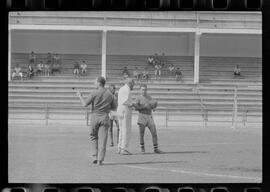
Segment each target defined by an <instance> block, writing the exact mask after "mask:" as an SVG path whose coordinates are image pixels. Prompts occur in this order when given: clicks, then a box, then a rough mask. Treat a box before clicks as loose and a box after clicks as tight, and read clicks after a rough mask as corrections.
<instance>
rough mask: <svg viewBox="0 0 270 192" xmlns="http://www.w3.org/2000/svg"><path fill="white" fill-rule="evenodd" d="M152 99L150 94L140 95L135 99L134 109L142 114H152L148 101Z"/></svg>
mask: <svg viewBox="0 0 270 192" xmlns="http://www.w3.org/2000/svg"><path fill="white" fill-rule="evenodd" d="M152 101H154V100H153V99H152V97H151V96H150V95H146V96H143V95H140V96H138V97H137V98H136V99H135V109H136V110H138V111H139V113H143V114H148V115H151V114H152V110H153V109H154V108H153V107H151V105H150V103H151V102H152Z"/></svg>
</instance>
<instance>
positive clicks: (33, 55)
mask: <svg viewBox="0 0 270 192" xmlns="http://www.w3.org/2000/svg"><path fill="white" fill-rule="evenodd" d="M35 62H36V55H35V53H34V51H32V52H31V53H30V55H29V63H30V64H33V65H34V64H35Z"/></svg>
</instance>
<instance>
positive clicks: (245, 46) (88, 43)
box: [11, 31, 262, 57]
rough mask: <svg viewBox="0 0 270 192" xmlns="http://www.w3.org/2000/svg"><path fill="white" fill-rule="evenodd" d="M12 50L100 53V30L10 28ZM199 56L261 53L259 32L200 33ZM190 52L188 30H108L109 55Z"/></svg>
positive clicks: (244, 55)
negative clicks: (186, 31) (174, 31)
mask: <svg viewBox="0 0 270 192" xmlns="http://www.w3.org/2000/svg"><path fill="white" fill-rule="evenodd" d="M11 41H12V44H11V47H12V52H18V53H29V52H30V51H32V50H33V51H35V52H40V53H46V52H57V53H60V54H61V53H65V54H100V53H101V33H100V32H77V31H76V32H75V31H65V32H61V31H13V32H12V38H11ZM200 45H201V48H200V54H201V56H222V57H224V56H225V57H226V56H228V57H261V53H262V40H261V35H241V34H240V35H239V34H238V35H229V34H203V35H202V36H201V43H200ZM162 52H164V53H165V54H166V55H169V56H170V55H173V56H192V55H193V54H194V36H193V34H187V33H179V34H178V33H144V32H140V33H136V32H108V35H107V54H108V55H152V54H154V53H159V54H161V53H162Z"/></svg>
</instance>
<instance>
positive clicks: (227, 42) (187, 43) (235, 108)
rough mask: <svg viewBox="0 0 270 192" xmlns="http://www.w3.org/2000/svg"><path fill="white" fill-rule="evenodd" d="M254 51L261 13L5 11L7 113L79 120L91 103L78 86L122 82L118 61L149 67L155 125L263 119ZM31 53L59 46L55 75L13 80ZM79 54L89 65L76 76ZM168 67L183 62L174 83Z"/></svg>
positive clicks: (258, 56)
mask: <svg viewBox="0 0 270 192" xmlns="http://www.w3.org/2000/svg"><path fill="white" fill-rule="evenodd" d="M261 49H262V15H261V13H260V12H221V11H219V12H200V11H198V12H189V11H187V12H185V11H182V12H174V11H170V12H164V11H163V12H158V11H155V12H113V11H112V12H94V11H93V12H83V11H82V12H54V11H50V12H38V14H37V13H36V12H10V15H9V52H8V53H9V63H8V69H9V72H8V73H9V76H8V77H9V91H8V92H9V100H8V104H9V108H8V109H9V121H16V120H19V121H22V120H31V121H33V120H37V121H44V122H46V123H48V122H49V123H50V122H53V120H60V121H62V120H65V121H69V120H78V121H80V122H83V123H85V122H86V120H87V119H88V116H89V114H90V113H91V111H90V109H83V108H82V107H81V104H80V101H79V99H78V98H77V97H76V91H77V90H80V91H82V93H83V95H84V96H86V95H87V94H89V91H90V90H91V89H93V88H94V85H93V82H94V79H95V78H96V77H97V76H98V75H102V76H104V77H106V79H107V84H111V83H114V84H116V86H117V89H119V87H120V86H121V84H122V74H121V72H122V69H123V68H124V67H127V68H128V70H129V71H130V72H131V74H132V72H133V71H134V69H135V67H138V70H139V71H142V70H143V69H144V68H146V67H147V70H148V71H149V76H150V78H149V81H148V83H147V84H148V89H149V92H150V94H151V95H152V96H153V97H154V98H156V99H157V100H158V102H159V107H158V109H157V111H155V115H156V116H158V117H160V118H156V119H157V120H156V121H157V124H158V127H167V126H174V125H181V124H183V123H185V124H192V125H202V126H208V125H210V124H211V123H213V124H227V125H232V126H233V127H236V126H238V127H242V126H249V125H252V126H253V125H258V126H261V125H262V50H261ZM31 51H34V53H35V55H36V60H35V64H37V63H40V62H41V61H42V62H43V63H44V64H46V63H47V53H52V54H56V53H57V54H59V55H60V57H61V73H55V74H53V75H50V76H45V75H44V74H39V75H34V76H33V77H32V78H31V79H29V78H27V77H24V78H23V80H20V79H12V72H13V69H14V67H15V66H16V65H17V64H19V66H20V67H21V69H22V71H24V72H26V71H27V67H28V65H29V54H30V53H31ZM155 53H157V54H158V56H159V57H160V56H161V55H162V53H164V57H163V61H164V63H165V64H164V66H163V68H162V69H161V71H162V74H161V79H155V78H154V68H153V67H152V66H149V64H148V63H147V59H148V57H149V56H151V55H154V54H155ZM82 61H85V62H86V64H87V72H86V74H85V75H84V76H81V77H79V78H75V77H74V75H73V67H74V63H76V62H79V63H81V62H82ZM169 65H173V66H175V67H179V68H180V70H181V72H182V80H181V81H176V80H175V76H174V75H172V74H170V73H169V71H168V66H169ZM236 65H237V66H239V67H240V69H241V76H240V77H234V67H235V66H236ZM138 93H139V86H138V85H136V86H135V89H134V94H135V95H136V94H138ZM134 122H135V121H134Z"/></svg>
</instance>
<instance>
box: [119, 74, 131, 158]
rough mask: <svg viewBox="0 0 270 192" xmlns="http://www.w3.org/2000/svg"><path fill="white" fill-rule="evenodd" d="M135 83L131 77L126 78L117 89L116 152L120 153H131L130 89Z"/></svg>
mask: <svg viewBox="0 0 270 192" xmlns="http://www.w3.org/2000/svg"><path fill="white" fill-rule="evenodd" d="M134 85H135V83H134V80H133V79H131V78H127V79H126V81H125V85H124V86H122V87H121V88H120V89H119V91H118V107H117V114H118V120H119V129H120V132H119V142H118V153H119V154H121V155H131V153H130V152H129V151H128V147H129V143H130V139H131V120H132V107H134V103H133V102H132V97H131V90H133V87H134Z"/></svg>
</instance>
